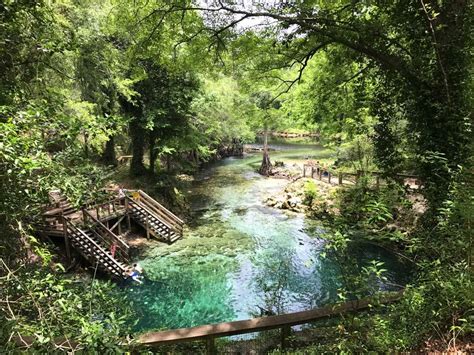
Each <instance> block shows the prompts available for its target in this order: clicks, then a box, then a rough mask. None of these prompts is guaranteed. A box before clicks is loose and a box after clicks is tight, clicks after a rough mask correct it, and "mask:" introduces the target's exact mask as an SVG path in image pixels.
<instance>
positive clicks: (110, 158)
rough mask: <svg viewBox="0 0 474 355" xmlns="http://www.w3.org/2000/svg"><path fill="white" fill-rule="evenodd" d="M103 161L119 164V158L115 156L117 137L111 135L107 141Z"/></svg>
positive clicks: (108, 163)
mask: <svg viewBox="0 0 474 355" xmlns="http://www.w3.org/2000/svg"><path fill="white" fill-rule="evenodd" d="M102 161H103V162H104V164H105V165H112V166H117V158H116V156H115V137H114V136H110V137H109V140H108V141H107V142H105V149H104V153H103V154H102Z"/></svg>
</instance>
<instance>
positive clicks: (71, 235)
mask: <svg viewBox="0 0 474 355" xmlns="http://www.w3.org/2000/svg"><path fill="white" fill-rule="evenodd" d="M64 221H65V224H66V226H67V227H66V231H67V235H66V238H67V240H68V241H70V242H71V244H72V245H73V246H74V248H75V249H76V250H77V251H78V252H79V254H81V255H82V256H83V257H84V258H85V259H86V260H87V261H89V262H90V263H91V265H96V264H98V267H99V268H100V269H102V270H103V271H105V272H108V273H110V274H112V275H113V276H115V277H117V278H126V277H127V268H128V262H127V261H128V260H123V261H125V262H122V261H119V260H118V258H117V254H115V255H114V256H113V255H112V252H111V251H110V250H107V249H106V247H105V246H104V245H103V244H104V240H103V238H101V237H100V235H99V234H98V233H96V232H94V231H93V230H83V229H81V228H80V227H79V226H77V225H75V224H74V223H73V222H71V221H70V220H68V219H67V218H64Z"/></svg>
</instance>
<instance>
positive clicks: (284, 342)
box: [280, 325, 291, 350]
mask: <svg viewBox="0 0 474 355" xmlns="http://www.w3.org/2000/svg"><path fill="white" fill-rule="evenodd" d="M290 334H291V327H290V326H289V325H284V326H282V327H281V333H280V336H281V348H282V350H283V349H285V348H287V347H288V342H287V338H288V337H289V336H290Z"/></svg>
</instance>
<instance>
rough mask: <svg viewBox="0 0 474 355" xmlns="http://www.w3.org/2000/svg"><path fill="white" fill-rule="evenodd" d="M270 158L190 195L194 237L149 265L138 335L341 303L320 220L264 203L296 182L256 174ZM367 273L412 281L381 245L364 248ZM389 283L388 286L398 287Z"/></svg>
mask: <svg viewBox="0 0 474 355" xmlns="http://www.w3.org/2000/svg"><path fill="white" fill-rule="evenodd" d="M308 154H311V155H313V156H316V157H321V158H324V157H326V156H327V155H328V154H329V152H326V151H324V150H323V149H322V148H321V147H317V146H311V147H309V148H308V147H305V146H296V147H295V146H292V147H291V148H287V149H285V150H284V151H281V152H273V154H272V155H273V157H274V158H277V159H279V160H284V161H285V162H291V160H292V159H301V158H302V157H304V156H307V155H308ZM260 159H261V156H260V155H253V156H247V157H245V158H243V159H239V158H229V159H225V160H223V161H221V162H219V163H216V164H214V165H212V166H210V167H208V168H207V169H205V170H203V171H202V172H201V173H199V174H198V175H197V176H196V180H195V181H194V182H193V183H192V186H191V187H190V189H189V191H188V199H189V201H190V202H191V205H192V213H193V217H194V218H193V222H192V224H191V225H189V226H188V227H187V229H186V231H185V234H184V238H183V239H182V240H180V241H178V242H176V243H175V244H173V245H170V246H162V247H157V248H156V249H154V250H152V251H150V252H149V255H148V256H147V257H146V258H145V259H144V260H142V261H141V264H142V265H143V267H144V269H145V271H146V276H147V279H146V281H145V283H144V284H143V285H133V286H130V287H129V288H128V293H129V295H130V297H131V298H132V299H133V301H134V307H135V308H136V311H137V312H138V314H139V317H140V320H139V322H138V324H137V326H136V330H137V331H139V330H141V331H143V330H149V329H164V328H180V327H190V326H196V325H201V324H207V323H216V322H223V321H232V320H239V319H248V318H252V317H255V316H260V315H263V313H264V312H267V311H271V312H274V313H286V312H293V311H299V310H305V309H310V308H313V307H317V306H321V305H324V304H327V303H330V302H335V301H337V288H338V287H339V286H340V284H339V279H340V278H339V276H340V273H341V272H340V268H339V266H338V265H337V263H336V262H335V261H334V260H331V259H330V258H322V257H321V256H320V253H321V252H322V251H323V248H324V243H325V242H324V240H323V239H322V238H321V237H320V236H321V235H322V234H323V233H324V229H323V228H322V227H321V225H320V223H319V222H318V221H314V220H309V219H307V218H305V217H304V215H301V214H296V213H292V212H286V211H282V210H277V209H274V208H271V207H267V206H265V205H264V203H263V201H264V200H265V199H266V197H267V196H269V195H271V194H274V193H277V192H278V191H281V190H282V189H283V187H284V186H285V185H286V184H287V181H286V180H279V179H267V178H263V177H261V176H260V175H258V174H257V173H255V172H254V170H255V167H256V166H258V164H259V162H260ZM354 257H355V258H356V259H357V261H358V263H359V265H360V266H363V265H366V264H367V263H368V262H369V261H370V260H373V259H375V260H380V261H383V262H384V263H385V268H386V269H388V273H387V275H386V276H387V277H388V281H389V283H397V284H399V283H403V282H404V281H405V280H404V278H405V277H406V269H405V268H404V266H403V265H402V264H400V263H399V262H398V261H397V259H396V258H395V257H394V256H393V255H390V254H388V253H387V252H385V251H384V250H380V249H378V248H374V247H370V246H364V247H359V248H356V249H354ZM389 283H387V284H385V285H384V284H382V285H380V287H381V288H388V287H389V286H388V285H389Z"/></svg>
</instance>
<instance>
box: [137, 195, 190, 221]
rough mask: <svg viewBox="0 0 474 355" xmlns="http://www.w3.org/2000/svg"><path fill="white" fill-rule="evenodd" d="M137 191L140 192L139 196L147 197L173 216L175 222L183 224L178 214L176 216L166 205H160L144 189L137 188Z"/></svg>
mask: <svg viewBox="0 0 474 355" xmlns="http://www.w3.org/2000/svg"><path fill="white" fill-rule="evenodd" d="M138 192H139V193H140V195H141V196H143V197H145V198H147V199H148V200H149V201H150V202H152V203H153V204H154V205H156V206H158V207H159V208H160V209H162V210H163V211H164V212H165V213H166V214H168V215H169V216H170V217H171V218H173V219H174V220H175V221H176V222H178V223H179V224H184V221H183V220H182V219H181V218H179V217H178V216H176V215H175V214H174V213H173V212H171V211H170V210H168V209H167V208H166V207H164V206H163V205H161V204H160V203H159V202H158V201H156V200H155V199H154V198H152V197H151V196H149V195H148V194H147V193H146V192H145V191H143V190H138Z"/></svg>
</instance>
